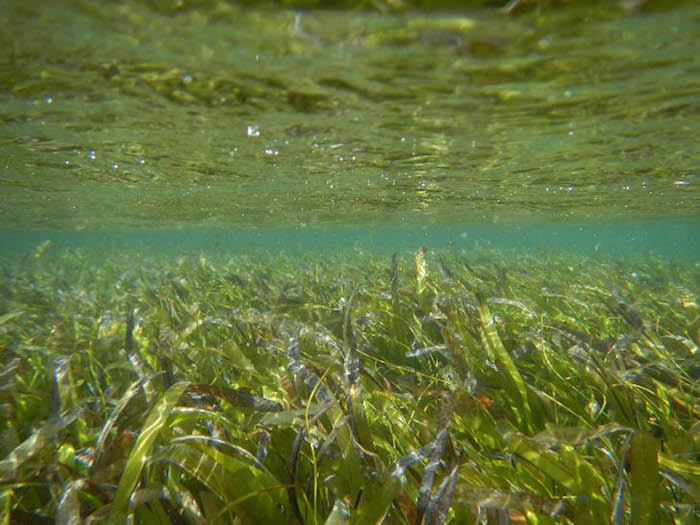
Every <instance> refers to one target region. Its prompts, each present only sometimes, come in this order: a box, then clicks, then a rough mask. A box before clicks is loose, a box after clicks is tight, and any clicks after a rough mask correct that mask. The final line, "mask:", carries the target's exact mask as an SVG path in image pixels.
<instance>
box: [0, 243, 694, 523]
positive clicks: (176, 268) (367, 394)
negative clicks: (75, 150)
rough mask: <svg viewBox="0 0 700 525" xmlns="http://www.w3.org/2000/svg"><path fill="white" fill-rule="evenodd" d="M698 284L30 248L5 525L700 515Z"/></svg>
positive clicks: (526, 268) (2, 327)
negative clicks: (99, 255) (97, 255)
mask: <svg viewBox="0 0 700 525" xmlns="http://www.w3.org/2000/svg"><path fill="white" fill-rule="evenodd" d="M699 283H700V267H699V266H698V264H697V262H694V261H693V260H689V261H686V262H684V261H679V260H676V261H674V262H670V261H668V260H665V259H664V258H662V257H660V256H655V255H648V256H639V257H636V258H634V259H632V258H626V259H623V258H618V259H613V258H609V259H607V260H606V259H603V258H590V257H584V256H581V255H574V254H554V253H550V254H549V255H538V256H534V255H526V254H523V253H508V252H504V251H502V250H495V249H486V248H484V249H482V250H480V251H469V252H467V251H461V250H457V249H450V248H445V249H443V250H438V251H432V250H426V249H419V250H417V251H416V252H413V253H410V252H406V253H403V252H402V253H401V254H398V255H394V256H393V257H391V256H385V255H380V254H372V253H365V252H362V251H358V250H356V251H352V250H348V251H347V253H340V252H338V253H332V254H327V255H325V256H318V255H317V256H313V257H311V256H304V254H294V255H292V254H285V253H278V254H276V255H275V256H272V257H270V256H262V255H249V256H244V255H225V254H207V253H205V252H202V253H199V254H196V253H194V254H190V255H181V256H171V255H168V256H166V255H160V256H158V255H147V254H142V255H140V256H137V255H134V254H126V253H121V254H119V253H112V254H111V255H110V257H109V258H105V259H104V260H103V261H102V262H101V263H100V264H95V263H94V261H93V259H92V255H91V254H90V253H88V252H86V251H83V250H67V249H61V248H59V247H57V246H53V245H51V244H50V243H45V244H42V245H40V246H39V247H37V248H36V249H35V250H34V251H33V252H30V253H29V254H28V255H27V256H26V257H25V258H24V259H15V260H12V261H10V260H9V259H8V260H4V261H3V264H2V276H1V277H0V349H1V350H2V363H1V365H0V407H1V409H2V417H1V418H0V430H1V436H2V440H1V441H0V453H1V454H0V457H2V458H3V459H2V461H0V523H2V524H10V523H28V524H32V523H37V524H39V523H59V524H81V523H84V524H91V523H112V524H117V523H140V524H147V525H148V524H174V525H180V524H225V523H239V524H253V523H261V524H270V523H272V524H275V523H276V524H282V523H295V524H328V525H338V524H350V523H356V524H370V523H372V524H374V523H392V524H393V523H400V524H421V523H423V524H438V523H439V524H442V523H460V524H462V523H464V524H477V523H478V524H490V525H493V524H508V523H513V524H519V523H527V524H568V523H575V524H577V525H579V524H596V525H598V524H623V523H634V524H659V523H669V524H670V523H675V524H687V525H690V524H694V523H698V521H697V520H698V516H699V512H700V509H699V507H698V500H699V498H700V490H699V489H698V487H699V486H700V463H699V461H698V460H699V457H698V454H699V445H700V424H699V423H698V416H699V415H700V408H699V407H698V377H700V366H699V364H698V339H699V337H700V318H699V317H698V304H697V290H698V284H699Z"/></svg>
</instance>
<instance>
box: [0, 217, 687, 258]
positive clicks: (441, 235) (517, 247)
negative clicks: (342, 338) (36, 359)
mask: <svg viewBox="0 0 700 525" xmlns="http://www.w3.org/2000/svg"><path fill="white" fill-rule="evenodd" d="M698 231H700V223H699V222H698V221H682V222H681V221H678V222H625V223H616V224H613V223H603V224H553V223H549V224H523V225H480V224H454V225H402V226H351V225H347V226H303V227H302V226H285V227H282V226H280V227H266V228H240V227H236V228H181V229H165V228H163V229H129V230H127V229H100V230H86V231H61V230H49V229H44V230H40V229H37V230H24V231H19V230H18V231H0V246H2V252H3V258H5V259H9V258H13V257H24V256H26V255H28V254H30V253H32V252H33V251H34V250H36V249H37V247H38V246H39V245H41V244H42V243H44V242H46V241H50V242H51V243H52V244H51V246H56V247H58V248H59V249H66V250H87V251H88V252H90V253H92V254H94V255H97V256H99V254H108V253H109V252H110V251H113V250H118V251H133V252H135V253H142V254H152V255H159V254H164V255H172V254H184V253H192V252H204V253H211V254H224V255H241V254H244V255H245V254H260V253H269V252H283V253H288V254H290V255H320V254H324V253H325V254H328V253H347V252H353V251H354V252H365V251H366V252H371V253H378V254H387V253H392V252H400V253H403V252H411V251H415V250H417V249H419V248H420V247H422V246H425V247H426V248H428V249H430V250H439V249H443V248H453V249H456V250H464V251H470V250H480V249H488V248H493V249H497V250H506V251H514V252H518V253H523V254H531V255H536V254H546V253H560V252H570V253H576V254H581V255H584V256H611V257H625V256H639V255H646V254H649V253H653V254H657V255H661V256H664V257H665V258H669V259H674V260H677V259H693V258H696V259H697V258H698V256H699V255H700V236H699V235H698V234H697V232H698Z"/></svg>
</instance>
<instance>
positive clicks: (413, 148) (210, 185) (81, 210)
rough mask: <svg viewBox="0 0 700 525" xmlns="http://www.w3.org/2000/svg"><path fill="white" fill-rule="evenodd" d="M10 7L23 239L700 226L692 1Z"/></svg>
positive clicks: (5, 220)
mask: <svg viewBox="0 0 700 525" xmlns="http://www.w3.org/2000/svg"><path fill="white" fill-rule="evenodd" d="M3 5H4V7H2V8H0V9H1V11H0V20H1V21H2V25H3V28H4V30H3V34H2V36H1V37H0V38H1V39H2V41H1V42H0V49H1V50H0V69H1V71H2V75H1V78H2V80H0V87H1V90H0V108H1V111H0V115H1V118H0V137H1V138H2V140H1V141H0V159H2V160H1V161H0V173H1V174H2V178H1V180H0V192H2V193H1V195H2V201H1V202H0V220H1V221H2V225H3V229H4V230H5V231H8V232H12V231H20V232H21V231H25V230H37V229H38V230H46V229H50V230H54V231H75V230H88V231H91V230H95V229H97V230H99V231H101V232H104V231H109V230H116V231H117V232H118V231H121V230H123V229H132V228H137V229H139V230H141V231H145V230H153V231H156V232H158V231H160V232H163V231H167V230H169V229H172V228H185V229H190V230H192V229H194V230H197V229H198V228H224V229H226V228H234V229H236V228H240V227H245V228H248V227H272V228H289V229H290V231H297V230H296V229H297V228H298V229H299V231H300V232H302V233H300V234H299V235H302V236H303V235H305V234H304V233H303V232H305V231H317V230H314V228H323V227H330V226H332V225H336V226H343V227H344V226H348V225H353V226H363V227H367V228H372V227H377V226H387V225H405V226H406V227H407V228H408V230H411V229H412V228H413V229H418V228H421V227H424V226H428V227H430V226H432V225H435V226H446V227H447V226H450V225H455V224H465V223H466V224H471V225H478V224H481V225H487V224H494V225H505V226H506V228H510V227H512V226H514V225H520V226H526V225H545V224H548V225H550V226H547V227H549V228H552V227H554V226H551V225H556V224H562V223H565V224H573V225H577V224H579V225H580V224H583V225H586V224H589V223H595V224H605V223H612V224H616V223H624V224H629V223H639V222H640V221H641V222H642V223H645V222H647V221H650V220H651V221H653V222H654V223H655V224H662V223H666V222H670V223H677V222H678V221H681V222H683V221H686V228H688V231H689V232H690V231H692V228H693V223H694V221H697V219H698V217H699V214H698V211H699V208H698V204H699V202H700V200H699V199H698V195H699V192H698V179H697V174H698V158H700V157H699V155H698V153H699V151H698V147H697V135H698V130H699V129H700V126H698V124H699V123H700V118H699V115H698V111H699V110H698V108H699V107H700V104H698V95H697V93H698V89H699V87H700V59H699V58H698V54H697V44H698V35H699V34H700V9H698V8H697V7H691V6H690V5H689V4H688V5H686V6H685V7H681V8H678V9H675V10H668V11H660V12H659V11H657V12H638V13H628V14H626V13H623V12H622V11H620V10H619V9H617V8H606V7H601V6H597V7H595V8H580V7H571V8H562V9H554V8H552V9H549V10H545V12H544V13H543V14H542V15H540V16H538V15H536V14H534V13H533V14H526V15H523V16H519V17H517V18H505V17H503V16H500V15H498V14H496V13H495V12H493V11H488V10H481V11H465V12H461V13H439V14H421V13H416V12H410V13H401V14H388V15H386V14H376V13H361V12H347V11H346V12H343V11H334V12H324V11H314V12H304V13H302V12H296V11H292V10H250V9H243V8H239V7H235V6H228V5H225V4H219V5H217V6H215V7H202V8H197V9H190V10H183V11H181V12H170V11H167V10H158V9H155V8H152V7H149V5H155V4H148V3H139V2H126V3H118V4H108V5H102V4H96V5H92V4H86V3H72V4H70V5H61V6H55V5H54V4H53V3H49V2H46V3H42V2H32V3H31V4H27V3H26V2H25V3H21V2H7V3H4V4H3ZM670 227H671V228H674V227H675V226H670ZM640 228H642V230H643V226H638V225H637V226H634V227H633V228H632V230H633V231H642V230H640ZM236 231H237V230H236ZM417 231H418V230H417ZM450 231H451V230H450V229H449V228H448V229H446V230H444V232H445V233H444V234H441V235H443V236H448V237H449V235H451V233H449V232H450ZM503 231H504V232H506V231H508V230H507V229H506V230H503ZM624 231H625V230H624V227H623V229H621V230H620V232H621V235H622V236H624V235H625V234H624ZM542 232H543V234H542V235H541V236H540V237H541V239H551V236H549V235H548V234H547V233H546V229H545V230H542ZM521 233H522V232H521V231H520V230H518V229H517V228H516V229H513V230H511V233H510V234H509V235H513V236H515V237H518V236H519V235H520V234H521ZM95 235H96V236H97V237H99V236H101V235H104V234H103V233H97V234H95ZM202 235H206V234H202ZM232 235H234V234H233V233H232ZM275 235H276V233H275V231H274V230H272V231H271V232H270V233H269V236H270V238H274V237H275ZM334 235H335V236H336V237H338V238H341V239H342V238H343V237H344V236H345V235H346V234H345V233H344V232H343V231H342V230H341V231H339V233H337V234H334ZM353 235H355V234H353ZM357 235H359V236H360V237H361V236H363V235H365V234H364V233H362V232H359V233H357ZM687 235H691V236H692V234H690V233H688V234H687ZM331 237H333V236H331ZM351 237H352V235H351ZM399 237H401V238H403V237H402V236H399ZM642 237H644V236H643V235H642ZM663 237H664V236H656V237H655V236H654V235H652V236H650V237H649V238H654V239H655V242H656V241H657V240H661V239H662V238H663ZM280 238H282V239H293V238H294V236H289V235H282V236H281V237H280ZM275 242H276V241H275ZM419 242H421V243H423V239H420V240H419ZM586 242H587V243H589V244H591V243H592V246H595V244H596V243H595V242H594V241H593V240H591V241H586ZM273 244H274V243H273ZM351 244H352V243H351ZM525 244H532V243H525ZM535 244H537V243H535ZM623 244H624V243H623ZM691 244H692V243H691ZM657 248H658V249H659V250H662V251H663V250H664V246H663V245H661V246H657Z"/></svg>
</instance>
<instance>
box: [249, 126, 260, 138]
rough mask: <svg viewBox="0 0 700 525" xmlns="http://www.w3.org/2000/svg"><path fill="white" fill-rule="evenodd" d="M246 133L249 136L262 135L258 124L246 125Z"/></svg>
mask: <svg viewBox="0 0 700 525" xmlns="http://www.w3.org/2000/svg"><path fill="white" fill-rule="evenodd" d="M245 132H246V135H248V136H249V137H259V136H260V129H258V126H246V128H245Z"/></svg>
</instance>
